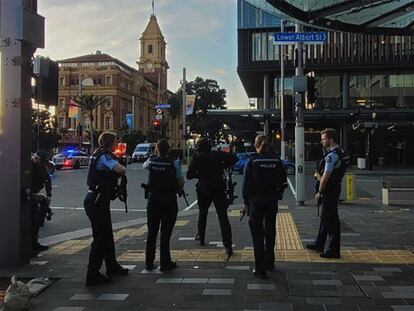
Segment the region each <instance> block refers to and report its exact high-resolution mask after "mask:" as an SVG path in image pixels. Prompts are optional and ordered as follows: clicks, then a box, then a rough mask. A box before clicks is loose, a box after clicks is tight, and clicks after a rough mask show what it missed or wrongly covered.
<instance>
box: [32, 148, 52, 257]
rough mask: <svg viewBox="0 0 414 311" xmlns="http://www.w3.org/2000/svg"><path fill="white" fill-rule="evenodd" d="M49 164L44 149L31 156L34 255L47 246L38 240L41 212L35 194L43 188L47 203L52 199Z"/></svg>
mask: <svg viewBox="0 0 414 311" xmlns="http://www.w3.org/2000/svg"><path fill="white" fill-rule="evenodd" d="M48 164H49V153H48V152H47V151H45V150H39V151H37V152H36V153H35V154H34V155H33V157H32V170H31V178H32V179H31V184H30V193H31V195H32V197H31V199H32V202H31V211H30V218H31V247H32V252H31V256H32V257H35V256H37V254H38V253H39V252H41V251H45V250H47V249H48V248H49V247H48V246H45V245H41V244H40V243H39V241H38V237H39V229H40V225H41V223H42V219H41V213H40V210H39V206H38V202H37V201H36V198H35V195H36V194H37V193H38V192H39V191H41V190H42V189H43V188H45V190H46V196H47V197H46V200H47V203H48V204H49V203H50V201H51V199H52V180H51V178H50V175H49V171H48V169H47V167H48Z"/></svg>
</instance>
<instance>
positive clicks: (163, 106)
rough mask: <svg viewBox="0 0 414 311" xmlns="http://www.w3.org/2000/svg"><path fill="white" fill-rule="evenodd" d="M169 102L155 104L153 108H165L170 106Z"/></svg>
mask: <svg viewBox="0 0 414 311" xmlns="http://www.w3.org/2000/svg"><path fill="white" fill-rule="evenodd" d="M170 106H171V105H170V104H158V105H155V109H167V108H170Z"/></svg>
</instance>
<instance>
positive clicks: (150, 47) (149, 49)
mask: <svg viewBox="0 0 414 311" xmlns="http://www.w3.org/2000/svg"><path fill="white" fill-rule="evenodd" d="M148 54H152V44H150V45H148Z"/></svg>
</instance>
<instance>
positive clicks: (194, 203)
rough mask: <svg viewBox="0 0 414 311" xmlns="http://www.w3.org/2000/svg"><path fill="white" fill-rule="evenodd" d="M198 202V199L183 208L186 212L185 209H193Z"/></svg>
mask: <svg viewBox="0 0 414 311" xmlns="http://www.w3.org/2000/svg"><path fill="white" fill-rule="evenodd" d="M197 203H198V201H197V200H195V201H194V202H193V203H191V204H190V205H189V206H187V207H186V208H185V209H184V210H183V212H185V211H188V210H189V209H191V208H192V207H193V206H194V205H196V204H197Z"/></svg>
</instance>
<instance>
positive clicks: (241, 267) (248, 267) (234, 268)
mask: <svg viewBox="0 0 414 311" xmlns="http://www.w3.org/2000/svg"><path fill="white" fill-rule="evenodd" d="M226 268H227V269H229V270H250V266H227V267H226Z"/></svg>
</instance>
